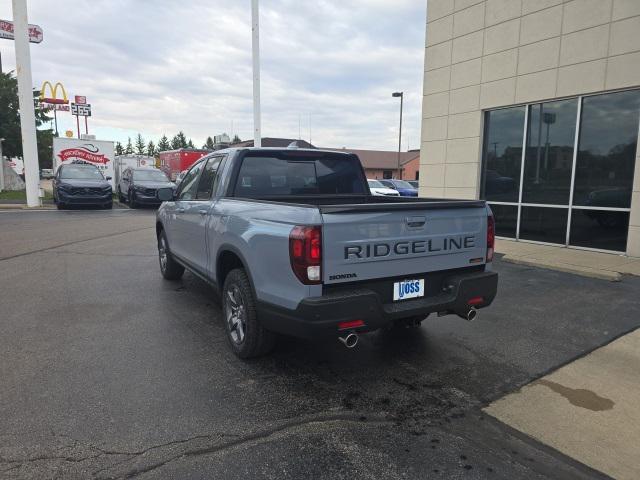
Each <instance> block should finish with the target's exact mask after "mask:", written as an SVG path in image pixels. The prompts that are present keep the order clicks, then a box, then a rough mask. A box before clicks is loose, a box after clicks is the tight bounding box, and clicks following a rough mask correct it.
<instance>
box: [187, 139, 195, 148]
mask: <svg viewBox="0 0 640 480" xmlns="http://www.w3.org/2000/svg"><path fill="white" fill-rule="evenodd" d="M187 148H196V146H195V145H194V144H193V140H191V139H189V141H188V142H187Z"/></svg>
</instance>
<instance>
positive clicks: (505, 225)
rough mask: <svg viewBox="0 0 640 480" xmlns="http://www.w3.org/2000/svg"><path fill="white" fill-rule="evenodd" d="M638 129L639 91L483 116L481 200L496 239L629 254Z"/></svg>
mask: <svg viewBox="0 0 640 480" xmlns="http://www.w3.org/2000/svg"><path fill="white" fill-rule="evenodd" d="M579 107H580V108H579ZM578 111H580V118H578ZM525 118H526V122H525ZM639 122H640V90H628V91H622V92H613V93H606V94H598V95H589V96H584V97H578V98H573V99H567V100H558V101H552V102H546V103H537V104H533V105H527V106H522V107H513V108H504V109H500V110H494V111H489V112H485V133H484V142H483V152H482V160H483V168H482V184H481V189H480V194H481V198H484V199H486V200H488V201H489V204H490V206H491V208H492V210H493V212H494V215H495V218H496V234H497V235H499V236H503V237H512V238H518V239H523V240H532V241H540V242H546V243H556V244H561V245H572V246H577V247H586V248H595V249H600V250H611V251H617V252H624V251H625V250H626V245H627V235H628V230H629V218H630V210H631V194H632V190H633V176H634V171H635V161H636V154H637V142H638V126H639ZM525 124H526V139H525V149H524V151H523V150H522V140H523V138H522V137H523V132H524V130H525ZM576 125H577V131H576ZM575 145H577V151H574V150H576V149H575V148H574V146H575ZM572 184H573V192H572Z"/></svg>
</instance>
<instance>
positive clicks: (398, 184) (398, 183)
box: [393, 180, 414, 190]
mask: <svg viewBox="0 0 640 480" xmlns="http://www.w3.org/2000/svg"><path fill="white" fill-rule="evenodd" d="M393 184H394V185H395V186H396V187H398V188H410V189H412V190H414V188H413V185H411V184H410V183H409V182H405V181H404V180H394V181H393Z"/></svg>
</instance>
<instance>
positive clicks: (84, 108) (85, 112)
mask: <svg viewBox="0 0 640 480" xmlns="http://www.w3.org/2000/svg"><path fill="white" fill-rule="evenodd" d="M71 114H72V115H77V116H79V117H90V116H91V104H90V103H86V104H84V105H82V104H77V103H72V104H71Z"/></svg>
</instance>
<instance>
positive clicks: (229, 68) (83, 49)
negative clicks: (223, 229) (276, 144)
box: [0, 0, 426, 150]
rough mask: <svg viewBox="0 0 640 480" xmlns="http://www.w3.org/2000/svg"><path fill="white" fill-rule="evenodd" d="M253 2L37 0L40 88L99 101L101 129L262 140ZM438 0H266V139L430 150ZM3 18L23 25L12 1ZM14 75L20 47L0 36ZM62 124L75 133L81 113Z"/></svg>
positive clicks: (93, 125) (114, 134) (111, 135)
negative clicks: (425, 122) (51, 85)
mask: <svg viewBox="0 0 640 480" xmlns="http://www.w3.org/2000/svg"><path fill="white" fill-rule="evenodd" d="M250 3H251V2H250V0H182V1H179V2H178V1H175V0H173V1H170V0H73V1H72V0H56V1H51V0H28V5H29V23H35V24H38V25H40V26H41V27H42V28H43V30H44V41H43V42H42V43H41V44H37V45H36V44H32V45H31V62H32V68H33V81H34V84H35V85H37V86H38V88H39V86H40V85H41V84H42V82H43V81H44V80H50V81H51V82H55V81H61V82H62V83H63V84H64V86H65V87H66V88H67V91H68V93H69V95H70V96H72V95H86V96H87V99H88V101H89V103H91V104H92V108H93V115H94V116H93V117H91V118H90V120H89V133H93V134H96V135H97V136H98V138H99V139H112V140H120V141H123V140H126V138H127V136H132V137H133V136H134V135H135V134H136V133H137V132H140V133H142V135H143V136H144V137H145V139H146V140H149V139H153V140H154V141H156V140H157V139H158V138H159V137H160V136H161V135H162V134H163V133H166V134H167V136H171V135H173V134H175V133H176V132H177V131H178V130H180V129H182V130H184V132H185V134H186V135H187V137H190V138H193V141H194V143H195V144H196V146H200V145H202V143H203V142H204V140H205V138H206V137H207V135H211V136H213V135H216V134H219V133H222V132H227V133H234V134H235V133H237V134H238V135H239V136H240V137H241V138H242V139H247V138H251V137H252V135H253V130H252V129H253V121H252V83H251V78H252V76H251V6H250ZM425 9H426V0H393V1H391V0H314V1H300V0H261V2H260V41H261V63H262V70H261V75H262V90H261V91H262V128H263V136H272V137H293V138H297V137H298V131H299V125H300V126H301V128H300V134H301V137H302V138H303V139H306V140H308V139H309V133H310V132H309V125H310V126H311V141H312V143H314V144H315V145H318V146H326V147H343V146H346V147H349V148H372V149H388V150H395V149H397V138H398V137H397V135H398V114H399V113H398V110H399V105H398V99H396V98H392V97H391V93H392V92H393V91H395V90H403V91H404V92H405V115H404V122H405V123H404V131H403V148H406V147H407V145H409V147H410V148H418V147H419V141H420V138H419V136H420V133H419V132H420V109H421V96H422V70H423V63H424V36H425V22H426V21H425V13H426V12H425ZM0 19H12V13H11V2H10V1H9V0H0ZM0 52H1V53H2V63H3V70H4V71H7V70H10V69H14V68H15V57H14V51H13V42H11V41H9V40H0ZM60 118H61V120H60V122H59V128H60V130H61V131H64V129H66V128H74V129H75V125H74V122H73V121H72V119H73V117H71V115H70V114H69V113H63V114H61V115H60Z"/></svg>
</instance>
